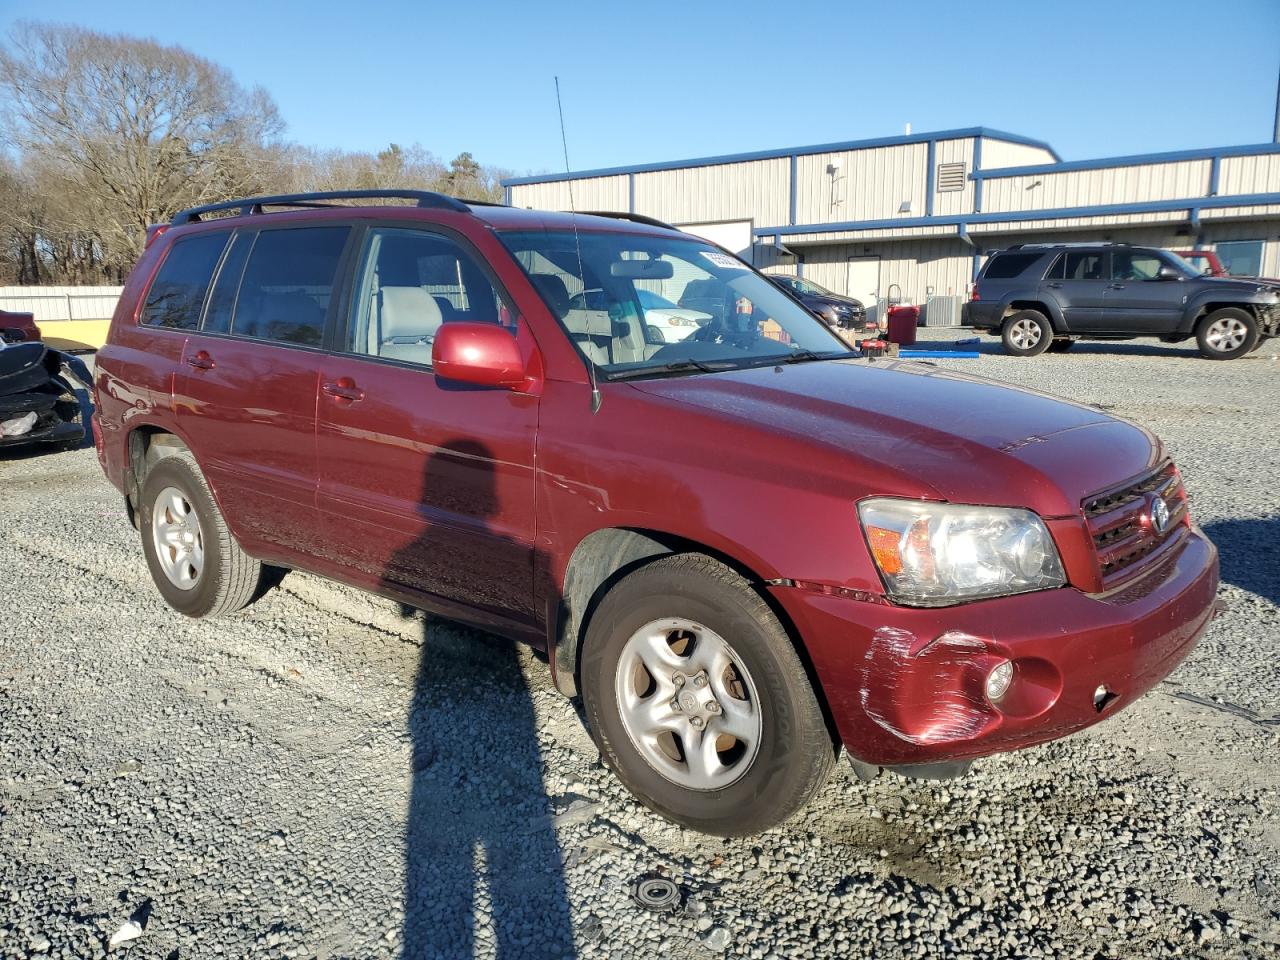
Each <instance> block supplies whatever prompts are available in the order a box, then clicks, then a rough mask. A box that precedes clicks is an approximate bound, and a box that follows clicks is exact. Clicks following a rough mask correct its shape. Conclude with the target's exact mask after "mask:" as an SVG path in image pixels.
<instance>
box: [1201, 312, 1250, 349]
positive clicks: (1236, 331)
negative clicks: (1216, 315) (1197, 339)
mask: <svg viewBox="0 0 1280 960" xmlns="http://www.w3.org/2000/svg"><path fill="white" fill-rule="evenodd" d="M1247 336H1249V328H1248V327H1246V326H1245V325H1244V323H1243V321H1241V320H1238V319H1236V318H1235V317H1223V318H1222V319H1221V320H1215V321H1213V323H1211V324H1209V329H1208V330H1207V331H1206V332H1205V335H1204V340H1205V343H1207V344H1208V345H1209V349H1211V350H1213V351H1214V352H1215V353H1230V352H1231V351H1232V350H1237V349H1239V347H1240V344H1242V343H1244V341H1245V337H1247Z"/></svg>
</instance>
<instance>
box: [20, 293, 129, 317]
mask: <svg viewBox="0 0 1280 960" xmlns="http://www.w3.org/2000/svg"><path fill="white" fill-rule="evenodd" d="M123 289H124V287H0V310H10V311H13V312H15V313H31V314H35V319H36V323H40V322H41V321H46V322H47V321H51V320H109V319H110V318H111V314H113V313H114V312H115V309H116V301H117V300H119V299H120V291H121V290H123Z"/></svg>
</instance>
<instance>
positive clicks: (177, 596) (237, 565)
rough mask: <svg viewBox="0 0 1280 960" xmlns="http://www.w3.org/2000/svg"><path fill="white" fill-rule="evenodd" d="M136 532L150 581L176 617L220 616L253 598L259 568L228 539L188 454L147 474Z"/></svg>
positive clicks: (169, 459)
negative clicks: (175, 612) (177, 614)
mask: <svg viewBox="0 0 1280 960" xmlns="http://www.w3.org/2000/svg"><path fill="white" fill-rule="evenodd" d="M138 529H139V531H140V533H141V536H142V552H143V553H144V554H145V555H146V558H147V566H148V568H150V570H151V579H152V580H154V581H155V584H156V588H157V589H158V590H159V591H160V595H161V596H162V597H164V599H165V601H166V602H167V603H168V604H169V606H171V607H173V608H174V609H175V610H177V611H178V612H179V613H185V614H186V615H187V616H189V617H218V616H222V615H224V614H228V613H234V612H236V611H237V610H240V609H242V608H243V607H245V606H247V605H248V604H249V603H250V602H251V601H252V600H253V599H254V596H255V594H256V593H257V591H258V586H259V583H260V582H261V581H262V564H261V563H259V562H258V561H257V560H254V559H253V558H252V557H250V556H249V555H248V554H246V553H245V552H244V551H243V550H241V549H240V545H239V544H238V543H236V541H235V538H234V537H232V536H231V531H230V530H228V529H227V525H226V522H225V521H224V520H223V519H222V513H221V511H219V510H218V506H217V504H216V503H214V501H213V494H212V493H210V491H209V484H208V483H206V482H205V479H204V475H203V474H202V473H201V472H200V468H199V467H198V466H197V465H196V462H195V460H194V459H193V458H192V457H191V456H190V455H189V454H175V455H173V456H167V457H164V458H162V459H161V460H159V461H158V462H157V463H156V464H155V466H153V467H152V468H151V469H150V470H149V471H148V472H147V476H146V479H145V481H144V482H143V484H142V498H141V506H140V508H139V511H138ZM161 543H164V544H165V546H161V545H160V544H161ZM175 544H176V545H175ZM162 551H163V552H162ZM175 578H176V579H175Z"/></svg>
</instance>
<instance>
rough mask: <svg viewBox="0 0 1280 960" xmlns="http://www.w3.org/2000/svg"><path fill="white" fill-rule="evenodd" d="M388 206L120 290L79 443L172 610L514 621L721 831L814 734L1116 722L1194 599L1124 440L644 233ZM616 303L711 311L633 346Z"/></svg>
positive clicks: (323, 200)
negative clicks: (287, 599)
mask: <svg viewBox="0 0 1280 960" xmlns="http://www.w3.org/2000/svg"><path fill="white" fill-rule="evenodd" d="M378 196H379V198H381V196H383V194H379V195H378ZM396 196H398V197H400V198H401V199H409V200H411V201H413V202H414V204H415V205H414V206H393V205H389V204H388V203H387V202H386V201H381V202H376V201H375V199H374V198H373V197H370V196H368V195H367V194H363V193H359V192H354V193H342V194H336V195H335V194H309V195H302V196H291V197H274V198H257V199H251V200H242V201H236V202H234V203H224V204H219V205H215V206H212V207H205V208H198V209H195V210H191V211H187V212H185V213H182V214H180V215H179V216H178V217H176V218H175V220H174V222H173V224H172V225H171V226H169V227H168V228H167V229H165V230H164V231H163V233H159V232H158V231H157V234H158V236H155V237H154V238H153V240H152V242H151V243H150V244H149V246H148V247H147V249H146V251H145V252H144V254H143V256H142V259H141V260H140V261H139V263H138V265H137V266H136V267H135V268H134V270H133V273H132V274H131V275H130V277H129V281H128V283H127V285H126V286H125V289H124V293H123V294H122V295H121V298H120V303H119V306H118V308H117V310H116V313H115V317H114V318H113V319H112V322H111V330H110V333H109V335H108V339H107V344H106V346H105V347H103V349H102V350H101V351H100V352H99V353H98V358H97V372H96V376H97V379H96V382H95V394H96V400H97V407H98V409H97V414H96V417H97V425H98V427H99V429H97V430H95V431H94V439H95V441H96V442H97V444H98V453H99V456H100V458H101V460H102V465H103V468H104V469H105V471H106V474H107V477H108V478H109V479H110V481H111V482H112V483H113V484H114V485H115V486H116V487H117V488H118V489H119V490H120V491H121V493H122V494H123V495H124V497H125V502H126V503H127V505H128V507H127V509H128V511H129V515H130V516H131V518H132V519H133V521H134V523H135V524H136V526H137V528H138V530H139V532H140V535H141V537H140V539H141V547H142V552H143V554H144V555H145V557H146V562H147V564H148V566H149V567H150V570H151V575H152V578H153V579H154V581H155V584H156V587H157V589H158V590H159V592H160V593H161V595H162V596H163V597H164V598H165V600H167V601H168V602H169V604H171V605H172V606H173V607H174V608H176V609H177V610H179V611H181V612H182V613H185V614H187V615H189V616H193V617H201V616H213V615H217V614H226V613H231V612H233V611H236V610H238V609H240V608H241V607H244V606H245V605H246V604H248V603H250V602H251V601H252V600H253V599H254V598H255V597H256V596H258V595H259V593H260V592H261V591H262V590H263V589H264V588H265V587H266V586H267V585H269V584H270V583H272V582H274V579H273V577H272V576H271V568H276V570H277V571H278V570H279V569H280V568H295V569H302V570H309V571H312V572H314V573H317V574H320V575H322V576H327V577H331V578H333V579H335V580H340V581H343V582H345V583H349V584H354V585H356V586H358V587H361V588H364V589H367V590H371V591H375V592H377V593H379V594H382V595H384V596H386V597H389V598H391V599H393V600H396V601H399V602H400V603H402V604H406V605H411V606H413V607H417V608H420V609H424V610H429V611H431V612H433V613H436V614H439V615H441V616H446V617H450V618H453V619H456V620H462V621H465V622H467V623H471V624H474V625H476V626H479V627H481V628H483V629H486V630H490V631H493V632H496V633H501V634H504V635H507V636H510V637H514V638H517V639H520V640H524V641H526V642H528V643H530V644H533V645H534V646H536V647H537V648H539V649H541V650H545V651H546V652H547V659H548V661H549V662H550V665H551V669H552V671H553V676H554V679H555V683H556V685H557V687H559V689H560V690H561V691H562V692H564V693H565V694H567V695H579V694H580V695H581V697H582V701H583V707H584V712H585V716H586V718H587V722H588V726H589V728H590V731H591V735H592V736H593V738H594V739H595V742H596V744H597V745H598V746H599V748H600V751H601V754H602V755H603V757H604V759H605V760H606V762H607V763H608V764H609V765H610V766H611V767H612V769H613V770H614V771H616V773H617V775H618V777H619V778H620V779H621V780H622V781H623V782H624V783H625V784H626V785H627V786H628V787H629V788H630V789H631V790H632V791H633V792H634V793H635V794H637V795H638V796H639V797H641V798H642V799H643V800H644V801H645V802H646V803H648V804H649V805H650V806H652V807H653V808H654V809H655V810H658V811H659V812H661V813H662V814H664V815H665V816H668V817H670V818H672V819H674V820H677V821H679V822H681V823H684V824H686V825H688V826H691V827H693V828H695V829H698V830H704V831H708V832H712V833H717V834H722V835H728V834H746V833H755V832H758V831H760V830H764V829H766V828H768V827H770V826H771V825H773V824H775V823H777V822H779V821H780V820H782V819H784V818H785V817H787V816H788V815H790V814H791V813H793V812H794V811H796V810H797V809H798V808H799V807H800V806H801V805H802V804H804V803H805V802H806V801H807V800H808V799H809V798H810V797H812V796H813V794H814V792H815V791H816V790H817V789H818V788H819V787H820V786H821V785H822V783H823V780H824V779H825V778H826V776H827V774H828V773H829V772H830V770H831V767H832V764H833V763H834V762H835V760H836V758H837V756H838V755H839V752H840V747H841V746H843V747H844V748H845V750H846V751H847V752H848V754H849V755H850V756H851V757H852V758H856V761H857V762H858V763H860V764H861V765H862V766H860V768H859V769H860V771H861V772H862V773H863V774H870V773H872V772H873V771H874V770H875V769H876V768H879V767H891V768H894V769H897V770H899V771H900V772H903V773H907V774H916V775H931V776H936V775H939V774H940V773H945V772H950V773H955V772H958V771H959V770H961V769H963V767H964V766H966V765H967V763H968V761H969V760H970V759H971V758H974V757H979V756H983V755H985V754H990V753H996V752H1000V751H1004V750H1012V749H1016V748H1018V747H1023V746H1028V745H1030V744H1035V743H1040V742H1042V741H1045V740H1049V739H1053V738H1055V737H1061V736H1064V735H1066V734H1068V733H1070V732H1072V731H1075V730H1079V729H1081V728H1082V727H1086V726H1088V725H1089V724H1092V723H1095V722H1097V721H1098V720H1100V719H1103V718H1105V717H1110V716H1112V715H1113V714H1114V713H1116V712H1117V711H1118V710H1119V709H1121V708H1123V707H1124V706H1125V705H1126V704H1128V703H1130V702H1132V701H1133V700H1135V699H1136V698H1138V697H1140V696H1141V695H1142V694H1143V693H1144V692H1146V691H1147V690H1149V689H1150V688H1151V687H1152V686H1153V685H1155V684H1156V683H1158V682H1159V681H1160V680H1161V679H1162V678H1164V677H1165V676H1167V675H1168V674H1169V672H1170V671H1172V670H1173V669H1174V667H1176V666H1177V665H1178V663H1179V662H1180V661H1181V660H1182V658H1183V657H1184V656H1186V654H1187V653H1188V651H1190V650H1191V648H1192V647H1193V646H1194V645H1195V642H1196V640H1197V638H1198V637H1199V636H1200V635H1201V632H1202V631H1203V630H1204V628H1205V626H1206V625H1207V624H1208V622H1209V620H1210V618H1211V617H1212V616H1213V610H1214V600H1215V592H1216V590H1217V583H1218V561H1217V554H1216V551H1215V550H1214V548H1213V545H1212V544H1211V543H1210V542H1209V541H1208V540H1207V539H1206V538H1205V537H1204V535H1203V534H1202V533H1201V532H1200V530H1199V529H1198V528H1197V527H1196V526H1195V525H1194V524H1193V523H1192V522H1191V519H1190V514H1189V511H1188V504H1187V495H1186V492H1185V490H1184V489H1183V485H1182V479H1181V477H1180V476H1179V474H1178V471H1177V470H1176V469H1175V467H1174V465H1173V464H1172V463H1171V462H1170V460H1169V458H1168V456H1167V454H1166V453H1165V450H1164V448H1163V447H1162V446H1161V444H1160V441H1159V440H1157V439H1156V438H1155V437H1154V436H1152V434H1151V433H1149V432H1148V431H1146V430H1144V429H1142V428H1140V427H1138V426H1136V425H1134V424H1132V423H1128V422H1125V421H1123V420H1120V419H1117V418H1116V417H1113V416H1110V415H1108V414H1107V413H1105V412H1103V411H1100V410H1098V409H1096V408H1094V407H1090V406H1086V405H1083V404H1075V403H1068V402H1066V401H1062V400H1056V399H1053V398H1050V397H1046V396H1044V395H1042V394H1038V393H1034V392H1031V391H1027V390H1015V389H1013V388H1010V387H1007V386H1003V385H1000V384H996V383H993V382H990V381H985V380H981V379H978V378H973V377H967V376H964V375H962V374H959V373H955V372H953V371H949V370H942V369H939V368H937V367H933V366H929V365H924V364H911V363H899V362H897V361H884V360H867V359H862V358H857V357H854V356H853V355H851V353H850V351H849V350H848V348H847V346H846V345H845V344H844V343H843V342H842V341H841V340H840V339H839V338H838V337H837V336H836V335H835V334H834V333H833V332H832V331H831V330H830V328H828V327H827V326H826V325H825V324H823V323H822V322H821V321H820V320H818V319H817V318H816V317H814V316H813V315H812V314H811V313H809V312H808V311H807V310H805V309H804V307H802V306H801V305H800V304H799V303H798V302H797V301H796V300H794V299H792V298H791V297H789V296H787V295H786V294H784V293H783V292H782V291H781V290H779V289H778V288H777V287H775V286H774V285H773V284H771V283H769V282H768V281H767V280H766V279H765V278H764V277H763V276H762V275H760V274H759V273H757V272H756V271H754V270H753V269H751V267H749V266H748V265H747V264H745V263H743V262H742V261H741V260H739V259H737V258H736V257H734V256H732V255H731V254H729V253H726V252H725V251H724V250H721V249H719V248H717V247H714V246H712V245H710V244H708V243H706V242H705V241H702V240H699V239H697V238H695V237H691V236H689V235H688V234H684V233H681V232H679V231H678V230H675V229H674V228H671V227H667V226H665V225H663V224H658V223H657V222H655V221H648V220H643V218H642V222H634V221H635V217H634V216H633V215H630V214H617V215H608V216H600V215H596V216H587V215H578V216H576V217H575V216H572V215H570V214H560V213H544V212H541V211H534V210H517V209H512V208H508V207H502V206H492V205H473V204H465V203H462V202H460V201H458V200H455V199H453V198H450V197H444V196H440V195H437V194H431V193H419V192H412V191H403V192H401V193H399V194H397V195H396ZM352 199H356V200H364V201H366V202H368V204H369V205H366V206H358V207H357V206H338V205H333V204H334V202H335V201H339V200H348V201H349V200H352ZM646 290H647V291H650V292H652V293H655V294H657V295H658V296H660V297H663V298H664V299H665V300H667V301H669V302H671V303H681V302H683V301H684V300H685V299H687V297H686V294H687V295H688V298H691V299H693V300H696V301H697V303H698V307H697V309H698V310H700V311H701V312H702V313H704V314H705V316H706V320H705V322H702V323H701V325H699V326H698V327H697V328H696V329H694V330H692V331H691V332H689V333H688V335H687V336H684V337H682V338H681V339H680V340H679V341H677V342H667V341H666V340H665V339H664V338H663V337H661V336H658V337H654V336H651V335H650V333H649V332H648V331H647V330H646V329H645V327H646V326H647V324H646V323H645V317H646V311H645V306H644V299H645V298H643V297H642V296H641V295H640V294H641V292H642V291H646ZM584 292H590V295H589V296H583V295H582V294H583V293H584ZM976 411H981V415H980V416H979V415H977V414H976ZM1032 441H1035V442H1032ZM495 763H501V758H497V759H496V760H495ZM494 775H495V776H501V771H495V774H494Z"/></svg>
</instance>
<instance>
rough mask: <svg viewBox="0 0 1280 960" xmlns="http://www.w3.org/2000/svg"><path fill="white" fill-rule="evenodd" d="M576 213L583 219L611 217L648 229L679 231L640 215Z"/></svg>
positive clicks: (596, 211)
mask: <svg viewBox="0 0 1280 960" xmlns="http://www.w3.org/2000/svg"><path fill="white" fill-rule="evenodd" d="M578 213H580V214H581V215H582V216H584V217H611V218H613V219H614V220H630V221H631V222H632V223H643V224H645V225H647V226H650V227H662V228H663V229H665V230H678V229H679V227H673V226H672V225H671V224H669V223H667V222H666V221H664V220H657V219H654V218H653V217H646V216H645V215H644V214H642V213H617V212H614V211H612V210H579V211H578Z"/></svg>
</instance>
